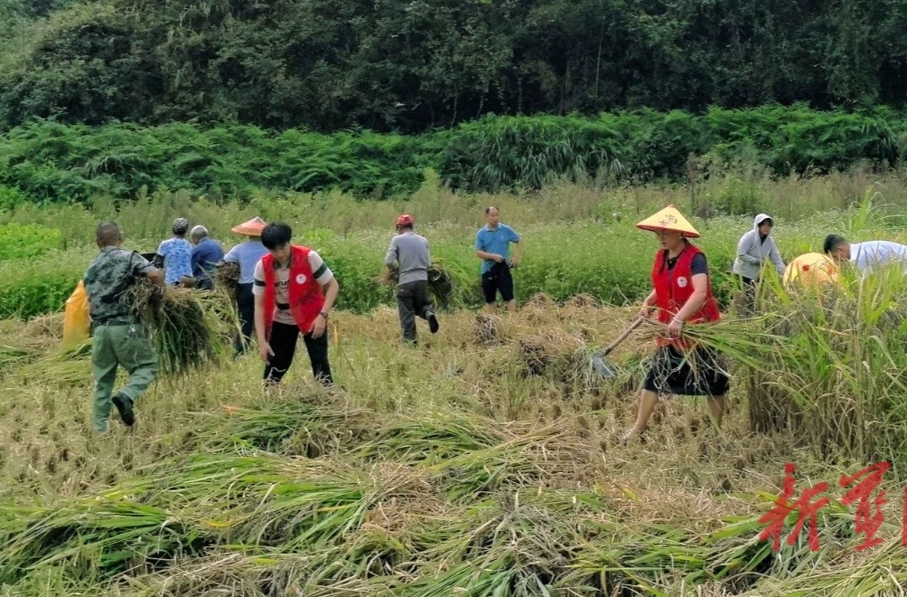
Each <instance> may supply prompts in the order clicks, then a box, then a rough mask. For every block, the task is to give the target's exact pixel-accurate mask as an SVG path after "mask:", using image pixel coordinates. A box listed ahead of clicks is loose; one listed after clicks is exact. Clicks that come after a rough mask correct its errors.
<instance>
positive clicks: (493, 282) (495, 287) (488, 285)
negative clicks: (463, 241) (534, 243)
mask: <svg viewBox="0 0 907 597" xmlns="http://www.w3.org/2000/svg"><path fill="white" fill-rule="evenodd" d="M500 219H501V216H500V213H499V212H498V208H496V207H489V208H487V209H486V210H485V222H486V223H485V226H484V227H482V228H480V229H479V231H478V232H477V233H476V257H478V258H479V259H481V260H482V291H483V292H484V294H485V304H486V307H487V309H488V311H490V312H493V311H496V310H497V306H496V301H497V293H498V292H500V293H501V298H502V299H503V301H504V303H505V304H506V305H507V310H508V311H515V310H516V301H515V300H514V294H513V277H512V276H511V274H510V270H511V268H514V267H516V266H517V265H518V264H519V262H520V257H521V253H522V249H523V239H522V238H521V237H520V235H519V234H517V233H516V231H515V230H514V229H513V228H511V227H510V226H507V225H506V224H501V222H500ZM510 243H516V250H515V251H514V255H513V258H512V259H511V258H510Z"/></svg>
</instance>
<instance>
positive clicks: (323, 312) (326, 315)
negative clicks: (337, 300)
mask: <svg viewBox="0 0 907 597" xmlns="http://www.w3.org/2000/svg"><path fill="white" fill-rule="evenodd" d="M319 315H321V316H322V317H324V320H325V321H327V319H328V312H327V311H322V312H321V313H319Z"/></svg>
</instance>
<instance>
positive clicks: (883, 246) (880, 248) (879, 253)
mask: <svg viewBox="0 0 907 597" xmlns="http://www.w3.org/2000/svg"><path fill="white" fill-rule="evenodd" d="M850 260H851V261H853V263H854V265H856V266H857V268H859V270H860V272H862V273H864V274H866V273H869V272H870V271H872V270H873V269H875V268H878V267H881V266H883V265H887V264H888V263H891V262H893V261H896V262H899V263H900V264H901V267H903V268H907V246H904V245H901V244H898V243H893V242H889V241H886V240H871V241H868V242H865V243H853V244H852V245H850Z"/></svg>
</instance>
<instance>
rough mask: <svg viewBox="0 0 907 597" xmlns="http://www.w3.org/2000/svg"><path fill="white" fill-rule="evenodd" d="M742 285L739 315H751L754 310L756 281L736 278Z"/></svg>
mask: <svg viewBox="0 0 907 597" xmlns="http://www.w3.org/2000/svg"><path fill="white" fill-rule="evenodd" d="M737 277H738V278H740V283H741V284H742V285H743V305H742V307H743V313H741V315H752V314H753V312H754V311H755V310H756V284H757V283H758V282H757V281H756V280H754V279H752V278H747V277H746V276H737Z"/></svg>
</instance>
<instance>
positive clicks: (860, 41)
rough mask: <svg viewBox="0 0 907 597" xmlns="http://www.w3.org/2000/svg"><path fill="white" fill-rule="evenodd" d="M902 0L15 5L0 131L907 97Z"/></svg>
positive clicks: (6, 28) (333, 122)
mask: <svg viewBox="0 0 907 597" xmlns="http://www.w3.org/2000/svg"><path fill="white" fill-rule="evenodd" d="M905 13H907V2H905V1H904V0H888V1H885V2H870V1H869V0H856V1H846V2H845V1H844V0H832V1H830V2H812V3H810V2H806V3H804V2H799V3H783V2H761V3H755V4H754V3H741V2H735V1H733V0H715V1H710V2H700V1H699V0H526V1H516V0H495V1H488V0H467V1H463V0H439V1H435V2H426V1H424V0H380V1H378V2H361V1H355V2H346V1H341V0H276V1H274V2H269V3H259V2H252V3H250V2H245V1H240V0H212V1H208V2H188V3H187V2H177V1H175V0H165V1H154V2H152V1H149V0H98V1H95V2H72V1H62V0H3V2H0V17H2V18H0V22H2V23H3V24H2V25H0V36H2V39H3V40H4V41H5V42H6V43H3V44H0V123H3V124H5V125H6V126H12V125H17V124H21V123H24V122H26V121H28V120H29V119H31V118H34V117H40V118H47V117H57V118H59V119H60V120H61V121H63V122H68V123H77V122H78V123H81V122H84V123H88V124H93V125H96V124H103V123H110V122H115V121H128V122H139V123H144V124H162V123H167V122H174V121H188V120H197V121H199V122H202V123H208V124H210V123H234V122H237V123H247V124H254V125H257V126H263V127H268V128H279V129H284V128H289V127H299V126H304V127H309V128H312V129H315V130H320V131H337V130H342V129H348V128H352V127H364V128H368V129H373V130H377V131H391V130H399V131H401V132H404V133H413V132H422V131H426V130H429V129H431V128H433V127H449V126H452V125H455V124H457V123H459V122H462V121H467V120H471V119H474V118H476V117H479V116H481V115H483V114H488V113H496V114H506V115H518V114H536V113H547V114H561V115H564V114H569V113H573V112H579V113H585V114H596V113H598V112H600V111H603V110H617V109H625V108H630V109H635V108H639V107H642V106H645V107H649V108H653V109H657V110H672V109H682V110H692V111H696V112H699V111H703V110H705V109H706V108H707V107H709V106H713V105H714V106H721V107H725V108H740V107H744V106H754V105H762V104H767V103H781V104H785V105H787V104H791V103H794V102H807V103H809V104H810V105H812V106H814V107H816V108H820V109H827V108H832V107H842V108H845V109H853V108H857V107H861V106H869V105H876V104H886V105H894V106H900V105H902V104H903V101H904V97H905V85H907V83H905V81H907V62H905V55H907V45H905V44H907V42H905V40H904V38H903V35H902V30H903V22H904V19H905Z"/></svg>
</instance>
